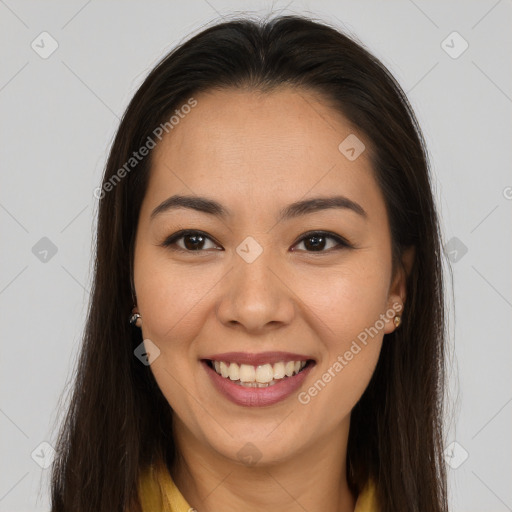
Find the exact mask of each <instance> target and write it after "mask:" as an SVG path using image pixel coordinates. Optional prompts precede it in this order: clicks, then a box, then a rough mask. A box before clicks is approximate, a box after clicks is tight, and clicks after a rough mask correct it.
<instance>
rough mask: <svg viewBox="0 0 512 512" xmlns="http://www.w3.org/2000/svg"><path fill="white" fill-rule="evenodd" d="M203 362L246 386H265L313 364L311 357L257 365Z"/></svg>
mask: <svg viewBox="0 0 512 512" xmlns="http://www.w3.org/2000/svg"><path fill="white" fill-rule="evenodd" d="M203 362H204V363H205V364H206V365H208V366H209V367H210V368H211V369H212V370H214V371H215V372H216V373H217V374H218V375H220V376H221V377H222V378H224V379H229V380H230V381H232V383H233V384H237V385H239V386H242V387H246V388H267V387H270V386H274V385H276V384H278V383H279V382H281V381H283V380H286V379H289V378H292V377H294V376H295V375H298V374H299V373H301V372H302V371H304V370H305V369H306V368H308V367H311V366H313V365H314V364H315V361H314V360H313V359H307V360H291V361H278V362H276V363H273V364H271V363H264V364H259V365H252V364H243V363H236V362H234V361H221V360H213V359H203Z"/></svg>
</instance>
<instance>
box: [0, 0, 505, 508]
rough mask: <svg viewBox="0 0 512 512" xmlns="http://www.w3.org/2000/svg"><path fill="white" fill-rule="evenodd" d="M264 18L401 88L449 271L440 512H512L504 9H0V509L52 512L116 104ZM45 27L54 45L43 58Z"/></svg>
mask: <svg viewBox="0 0 512 512" xmlns="http://www.w3.org/2000/svg"><path fill="white" fill-rule="evenodd" d="M271 10H273V11H279V10H282V12H283V13H305V14H308V13H310V12H313V14H314V15H315V16H316V17H319V18H320V19H324V20H327V21H332V22H334V23H336V24H337V25H338V27H339V28H341V29H342V30H345V31H346V32H348V33H350V34H353V35H355V36H356V37H357V38H358V39H359V40H360V41H362V42H363V43H364V44H365V45H366V46H367V47H368V48H369V49H370V50H371V51H372V52H373V53H374V54H375V55H376V56H378V57H379V58H380V59H381V60H382V61H383V62H384V64H386V65H387V66H388V67H389V68H390V70H391V71H392V72H393V73H394V75H395V76H396V77H397V79H398V81H399V82H400V83H401V85H402V87H403V88H404V89H405V91H406V92H407V93H408V96H409V98H410V100H411V103H412V105H413V107H414V109H415V111H416V113H417V116H418V118H419V120H420V124H421V126H422V128H423V130H424V134H425V137H426V140H427V144H428V147H429V151H430V156H431V162H432V168H433V173H434V180H435V194H436V198H437V201H438V205H439V208H440V212H441V217H442V225H443V226H442V227H443V239H444V243H445V244H446V255H447V262H446V266H447V265H448V264H450V265H451V266H452V267H453V276H454V281H453V297H452V288H451V284H450V283H449V282H448V284H447V293H448V299H449V301H450V304H451V306H450V336H451V339H452V346H451V350H452V352H453V355H452V357H451V359H450V362H449V373H450V382H451V385H450V390H449V410H450V411H451V414H450V415H449V416H448V417H447V425H448V427H449V430H448V431H447V442H446V446H447V452H446V454H447V457H446V460H447V463H448V470H449V476H450V492H451V496H450V503H451V510H453V511H464V512H470V511H475V512H476V511H482V510H485V511H499V512H501V511H507V510H509V511H510V510H512V487H511V486H510V483H511V481H510V476H511V474H512V462H511V461H512V457H511V445H512V438H511V436H510V432H511V428H510V427H511V423H512V421H511V419H512V418H511V417H512V403H511V402H512V386H511V381H512V377H511V372H510V362H511V352H512V349H511V343H510V333H511V323H512V322H511V320H512V315H511V308H512V302H511V301H512V286H511V284H512V283H511V281H512V279H511V266H510V261H511V259H512V258H511V252H512V251H511V244H510V232H511V223H510V213H511V208H512V200H511V198H512V176H511V173H510V164H511V160H512V159H511V152H512V150H511V147H512V144H511V142H512V139H511V132H512V123H511V115H510V114H511V109H512V73H511V71H512V59H511V58H510V54H511V48H512V45H511V43H512V30H511V27H512V23H511V22H512V2H511V0H500V1H496V0H485V1H484V0H482V1H478V2H477V1H473V2H469V1H464V2H462V1H460V2H455V1H450V2H446V1H435V2H434V1H431V2H427V1H425V0H414V1H413V0H403V1H386V2H378V1H372V2H370V1H365V2H356V1H350V2H348V1H337V2H334V1H331V2H328V1H323V2H298V1H292V2H289V3H288V2H274V3H273V4H272V3H271V2H263V1H260V2H255V1H253V2H248V1H246V2H234V1H231V2H227V1H221V0H208V1H206V0H192V1H189V2H186V3H185V2H180V3H178V2H170V1H166V2H156V1H153V2H133V1H124V2H122V3H121V2H119V1H117V2H116V1H109V2H103V3H102V2H100V1H98V0H93V1H91V0H90V1H88V2H87V1H82V0H80V1H69V2H56V1H53V2H35V1H33V2H22V1H14V0H5V1H3V0H0V38H1V45H0V52H1V55H2V66H1V68H0V69H1V76H0V112H1V121H2V122H1V141H2V144H1V150H0V157H1V160H0V161H1V189H0V226H1V243H2V250H1V252H0V315H1V330H2V345H1V354H2V357H1V377H0V378H1V388H0V392H1V395H0V428H1V433H2V435H1V436H0V442H1V455H0V458H1V460H2V464H1V480H0V511H35V510H37V511H45V510H49V499H48V493H47V489H46V487H45V486H46V485H47V481H48V475H49V469H43V468H42V467H41V466H45V465H48V464H51V460H52V458H51V447H50V446H49V445H52V444H53V443H54V441H55V437H56V431H55V428H54V427H55V424H56V422H57V421H58V420H59V419H60V412H59V410H58V405H59V400H60V399H61V397H62V400H65V393H64V391H65V390H67V389H69V382H70V378H71V377H72V373H73V370H74V364H75V358H76V355H77V353H78V350H79V346H80V339H81V332H82V329H83V326H84V320H85V313H86V311H87V301H88V299H89V289H90V283H91V271H90V268H91V267H90V261H91V243H92V237H93V232H94V223H95V214H96V211H97V200H96V199H95V198H94V196H93V190H94V188H95V187H96V186H98V185H99V184H100V178H101V174H102V170H103V166H104V164H105V161H106V157H107V151H108V148H109V145H110V143H111V141H112V137H113V135H114V133H115V130H116V128H117V125H118V121H119V117H120V116H121V114H122V112H123V110H124V109H125V107H126V105H127V102H128V101H129V99H130V98H131V96H132V95H133V94H134V92H135V90H136V89H137V87H138V86H139V85H140V84H141V82H142V80H143V78H144V77H145V76H146V74H147V73H148V72H149V70H150V69H151V67H152V66H153V65H154V64H156V62H157V61H158V60H159V59H160V58H161V57H162V56H163V55H164V54H165V53H166V52H167V51H168V50H169V49H171V48H172V47H173V46H174V45H175V44H176V43H178V42H180V41H182V40H183V39H184V38H186V37H187V35H189V34H191V33H196V32H197V31H198V30H199V29H200V27H201V26H203V25H204V24H205V23H209V22H211V21H212V20H214V19H218V18H219V17H220V16H224V15H230V14H231V13H233V12H234V11H250V12H253V13H261V14H267V13H269V12H270V11H271ZM44 31H46V32H48V33H49V34H50V35H51V38H53V39H54V40H55V41H56V42H57V44H58V48H57V49H56V50H55V52H54V53H52V54H51V55H50V56H48V57H47V58H42V56H41V52H48V51H49V50H51V44H52V40H51V39H50V38H49V36H40V34H41V33H42V32H44ZM454 31H456V32H458V33H459V34H460V36H461V37H462V38H463V39H461V38H459V37H458V36H450V34H452V32H454ZM448 36H450V37H448ZM443 41H445V43H443ZM464 41H467V43H468V44H469V47H468V48H467V49H466V51H464V52H463V53H461V54H460V52H461V51H462V50H463V48H464V46H465V45H464ZM33 42H34V43H33ZM32 44H34V45H35V47H36V48H37V51H36V50H35V49H33V48H32V46H31V45H32ZM54 44H55V43H54ZM447 51H448V53H447ZM449 53H451V55H450V54H449ZM459 54H460V55H459ZM454 57H456V58H454ZM44 237H46V238H44ZM41 239H43V240H41ZM55 250H56V251H57V252H56V253H55V254H53V253H54V252H55ZM45 251H47V252H45ZM448 260H451V262H450V263H448ZM506 261H508V262H509V264H506ZM448 281H449V280H448ZM453 304H455V307H453ZM63 393H64V394H63ZM453 441H456V443H457V444H456V445H453V444H452V443H453ZM41 443H48V444H41ZM454 446H455V448H454Z"/></svg>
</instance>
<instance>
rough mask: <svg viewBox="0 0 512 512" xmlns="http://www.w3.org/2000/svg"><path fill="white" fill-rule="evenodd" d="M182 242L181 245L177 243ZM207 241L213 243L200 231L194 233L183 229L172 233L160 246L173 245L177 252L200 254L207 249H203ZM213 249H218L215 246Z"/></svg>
mask: <svg viewBox="0 0 512 512" xmlns="http://www.w3.org/2000/svg"><path fill="white" fill-rule="evenodd" d="M178 240H179V241H181V240H183V245H179V244H178V243H177V242H178ZM207 240H209V241H210V242H213V240H212V239H211V238H210V237H209V236H207V235H206V234H205V233H203V232H202V231H195V230H191V229H184V230H181V231H178V232H177V233H174V234H173V235H171V236H170V237H168V238H166V239H165V241H164V242H163V244H162V246H164V247H171V246H173V245H177V250H182V251H185V252H193V251H196V252H200V251H203V250H205V249H208V248H209V247H206V248H205V244H206V245H207V243H206V241H207ZM171 248H172V247H171ZM212 248H213V249H215V248H218V246H217V245H215V244H213V247H212Z"/></svg>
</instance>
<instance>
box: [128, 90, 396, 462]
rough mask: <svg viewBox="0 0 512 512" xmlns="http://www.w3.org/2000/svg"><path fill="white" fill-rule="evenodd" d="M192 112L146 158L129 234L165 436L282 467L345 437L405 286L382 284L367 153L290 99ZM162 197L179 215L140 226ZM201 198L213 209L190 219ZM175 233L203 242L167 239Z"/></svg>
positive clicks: (202, 98) (382, 216) (226, 96)
mask: <svg viewBox="0 0 512 512" xmlns="http://www.w3.org/2000/svg"><path fill="white" fill-rule="evenodd" d="M195 99H196V101H197V105H196V106H195V107H194V108H192V109H191V110H190V112H189V113H188V114H186V115H182V116H181V117H180V119H179V123H178V124H176V125H174V127H173V129H172V130H171V131H170V132H169V134H168V135H167V136H166V137H165V138H164V139H163V141H162V142H161V143H160V144H159V145H158V146H157V147H156V148H155V149H154V150H153V155H152V158H153V163H152V168H151V174H150V179H149V185H148V189H147V193H146V195H145V198H144V201H143V204H142V207H141V211H140V217H139V224H138V229H137V237H136V246H135V262H134V284H135V290H136V295H137V307H138V311H139V312H140V314H141V315H142V319H143V325H142V331H143V337H144V339H145V340H146V341H145V343H146V348H148V349H149V351H150V352H151V346H152V345H151V344H149V343H148V341H147V340H150V341H151V342H152V343H153V344H154V345H156V346H157V347H158V349H159V350H160V354H159V355H158V357H156V358H155V360H154V361H153V362H152V364H151V370H152V372H153V374H154V376H155V378H156V380H157V382H158V385H159V386H160V388H161V390H162V392H163V394H164V395H165V397H166V399H167V400H168V402H169V404H170V405H171V407H172V409H173V410H174V412H175V416H174V417H175V420H176V428H177V435H178V437H180V436H181V438H185V437H186V438H187V439H188V440H190V442H194V443H196V445H197V446H201V447H203V448H204V449H205V450H208V451H210V452H212V453H216V454H217V455H219V454H220V455H223V456H224V457H227V458H228V459H232V460H242V461H249V459H250V458H251V457H252V460H253V461H256V459H259V462H260V463H264V462H276V461H280V460H286V459H288V458H290V457H293V455H294V454H298V453H299V452H301V451H304V450H307V449H310V450H311V449H315V447H318V446H319V443H321V442H322V439H324V440H325V439H333V436H336V435H338V434H337V433H339V432H345V433H346V432H348V425H349V419H350V411H351V409H352V408H353V407H354V405H355V404H356V402H357V401H358V400H359V398H360V397H361V395H362V394H363V392H364V390H365V388H366V387H367V385H368V382H369V380H370V377H371V375H372V373H373V371H374V368H375V365H376V363H377V360H378V357H379V353H380V349H381V344H382V339H383V335H384V334H385V333H389V332H391V331H392V330H393V329H394V324H393V317H394V315H395V314H396V313H397V310H398V309H399V308H400V307H401V306H402V304H403V303H402V299H403V298H404V289H405V288H404V285H405V281H404V278H403V274H402V273H400V274H397V276H392V273H391V239H390V229H389V225H388V217H387V213H386V208H385V203H384V199H383V196H382V194H381V192H380V189H379V187H378V185H377V183H376V181H375V179H374V177H373V174H372V169H371V166H370V162H369V154H368V153H369V148H367V149H363V146H361V143H363V144H367V145H368V141H366V140H365V137H364V136H363V135H362V134H360V133H359V132H357V131H356V130H355V129H354V128H353V127H351V126H350V125H349V124H348V122H347V121H346V120H345V119H344V118H343V117H341V116H340V115H339V114H338V113H337V112H335V111H334V110H332V109H331V108H330V107H328V106H326V105H325V104H323V103H321V102H320V101H319V99H318V97H315V96H313V95H312V94H311V93H308V92H306V91H302V92H298V91H292V90H291V89H281V90H279V91H275V92H272V93H267V94H259V93H255V92H249V91H240V90H223V91H215V92H212V93H203V94H200V95H197V96H195ZM347 137H349V138H348V139H347ZM355 137H357V138H355ZM344 141H345V142H344ZM340 144H341V146H340ZM173 196H186V197H187V198H190V199H189V203H188V207H187V206H186V204H185V203H186V202H181V203H180V204H181V206H180V207H169V208H163V207H162V208H160V211H159V212H156V213H155V214H154V215H153V216H152V212H153V211H154V210H155V208H157V207H158V206H159V205H161V204H162V203H163V202H165V201H166V200H168V199H169V198H171V197H173ZM199 198H204V199H205V200H207V201H209V202H215V204H216V205H217V204H218V205H219V206H212V205H211V204H206V203H205V204H203V206H205V208H203V209H202V210H207V211H201V210H200V209H199V206H200V205H199V206H198V207H197V208H193V207H192V206H193V202H194V201H196V202H197V201H198V200H199ZM317 198H323V199H324V202H320V201H318V202H317V203H314V202H313V203H308V204H306V205H304V206H302V207H298V206H295V207H291V206H290V205H293V204H294V203H297V202H303V201H307V202H309V201H311V200H313V199H317ZM330 198H338V199H337V200H336V201H333V202H332V203H331V207H326V206H329V203H328V201H329V199H330ZM343 198H344V199H343ZM315 204H316V207H315ZM220 211H222V214H221V213H220ZM183 229H186V230H192V231H199V232H200V233H195V234H194V233H192V234H190V233H189V234H188V235H187V234H186V235H185V236H184V237H180V236H179V235H178V237H176V238H175V239H174V240H173V239H172V237H171V236H172V235H173V234H175V233H177V232H178V231H180V230H183ZM318 232H323V233H318ZM337 237H339V240H338V238H337ZM166 240H167V241H168V242H169V244H168V245H166ZM343 241H344V242H343ZM345 243H346V244H347V245H344V244H345ZM221 362H222V363H221ZM293 362H298V365H295V364H294V363H293ZM304 362H307V364H306V366H305V367H304V368H303V370H302V371H301V372H299V373H298V374H297V375H296V376H295V375H293V374H292V376H287V375H286V372H288V374H290V373H291V372H295V371H296V368H297V366H298V367H299V368H300V367H302V366H304ZM224 363H226V365H225V366H224ZM231 363H234V364H231ZM283 363H284V364H283ZM301 363H302V364H301ZM212 365H213V366H217V370H219V371H220V372H221V373H222V372H224V375H227V377H226V376H224V377H223V376H221V375H218V374H217V372H216V371H215V369H214V368H212V367H211V366H212ZM240 380H243V381H244V383H245V385H241V384H240ZM255 380H257V381H259V382H260V384H261V386H262V387H258V384H255V382H254V381H255ZM269 380H272V381H273V382H271V384H272V385H268V382H269ZM251 382H252V383H251ZM247 443H252V444H251V445H249V444H247Z"/></svg>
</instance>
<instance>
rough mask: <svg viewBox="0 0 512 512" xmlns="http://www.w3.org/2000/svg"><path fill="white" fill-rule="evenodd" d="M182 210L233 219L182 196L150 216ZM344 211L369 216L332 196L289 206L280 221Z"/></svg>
mask: <svg viewBox="0 0 512 512" xmlns="http://www.w3.org/2000/svg"><path fill="white" fill-rule="evenodd" d="M180 208H187V209H191V210H196V211H198V212H203V213H207V214H210V215H214V216H216V217H221V218H224V219H225V218H227V217H232V216H233V213H232V212H231V211H230V210H229V209H228V208H226V207H224V206H222V205H221V204H220V203H218V202H217V201H215V200H213V199H208V198H207V197H201V196H182V195H174V196H171V197H169V198H167V199H166V200H165V201H163V202H162V203H160V204H159V205H158V206H157V207H156V208H155V209H154V210H153V211H152V212H151V215H150V220H153V219H154V218H155V217H156V216H157V215H159V214H161V213H163V212H168V211H171V210H176V209H180ZM333 208H336V209H342V210H351V211H353V212H355V213H357V214H358V215H360V216H361V217H363V218H364V219H367V218H368V214H367V213H366V211H365V210H364V208H363V207H362V206H361V205H360V204H359V203H356V202H355V201H352V200H351V199H349V198H348V197H345V196H331V197H315V198H312V199H305V200H302V201H297V202H295V203H292V204H289V205H288V206H286V207H285V208H282V209H281V210H280V211H279V216H278V221H279V222H281V221H285V220H289V219H292V218H295V217H299V216H302V215H308V214H311V213H315V212H319V211H322V210H328V209H333Z"/></svg>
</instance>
